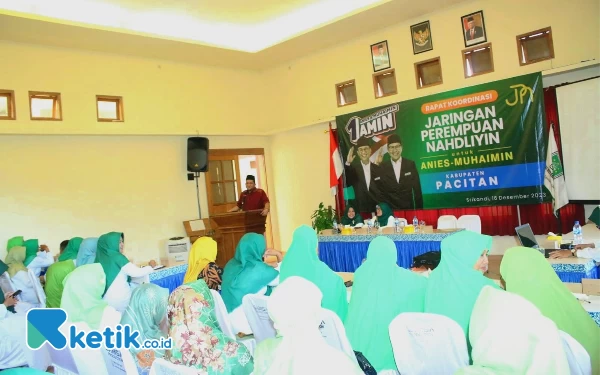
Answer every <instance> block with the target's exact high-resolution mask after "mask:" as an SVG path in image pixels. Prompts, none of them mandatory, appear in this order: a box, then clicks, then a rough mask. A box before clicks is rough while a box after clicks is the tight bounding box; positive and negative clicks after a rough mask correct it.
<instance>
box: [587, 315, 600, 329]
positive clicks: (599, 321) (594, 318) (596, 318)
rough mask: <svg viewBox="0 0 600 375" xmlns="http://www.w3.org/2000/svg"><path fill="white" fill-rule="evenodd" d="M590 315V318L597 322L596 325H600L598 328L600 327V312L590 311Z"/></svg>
mask: <svg viewBox="0 0 600 375" xmlns="http://www.w3.org/2000/svg"><path fill="white" fill-rule="evenodd" d="M588 314H590V316H591V317H592V319H593V320H594V322H596V324H597V325H598V327H600V312H597V311H596V312H590V311H588Z"/></svg>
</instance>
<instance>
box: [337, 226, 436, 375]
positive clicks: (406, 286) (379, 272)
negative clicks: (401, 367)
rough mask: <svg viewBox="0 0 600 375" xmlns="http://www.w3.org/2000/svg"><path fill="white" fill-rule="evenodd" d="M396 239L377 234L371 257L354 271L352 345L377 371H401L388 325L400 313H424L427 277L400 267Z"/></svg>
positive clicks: (350, 318) (349, 323) (349, 319)
mask: <svg viewBox="0 0 600 375" xmlns="http://www.w3.org/2000/svg"><path fill="white" fill-rule="evenodd" d="M397 260H398V252H397V250H396V245H395V244H394V241H392V240H391V239H389V238H387V237H383V236H381V237H377V238H375V239H374V240H373V241H371V243H370V244H369V250H368V251H367V260H366V261H365V262H364V263H363V264H362V265H361V266H360V267H359V268H358V270H356V272H355V273H354V285H353V286H352V297H351V299H350V304H349V306H348V317H347V318H346V321H345V322H344V326H345V327H346V334H347V335H348V339H349V340H350V344H352V348H353V349H354V350H356V351H359V352H361V353H363V354H364V355H365V357H366V358H367V359H368V360H369V362H370V363H371V364H372V365H373V367H374V368H375V370H377V372H380V371H383V370H396V371H397V370H398V369H397V367H396V361H395V359H394V352H393V350H392V344H391V342H390V335H389V331H388V327H389V325H390V323H391V322H392V320H393V319H394V318H395V317H396V316H398V314H400V313H404V312H423V309H424V304H425V289H426V288H427V278H425V277H423V276H421V275H418V274H416V273H413V272H410V271H408V270H405V269H404V268H401V267H398V265H397V264H396V262H397Z"/></svg>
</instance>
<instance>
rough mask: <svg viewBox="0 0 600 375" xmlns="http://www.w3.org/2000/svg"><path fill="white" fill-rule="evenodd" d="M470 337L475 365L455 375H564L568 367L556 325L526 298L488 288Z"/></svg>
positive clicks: (482, 295)
mask: <svg viewBox="0 0 600 375" xmlns="http://www.w3.org/2000/svg"><path fill="white" fill-rule="evenodd" d="M469 336H470V339H471V344H472V345H473V350H472V352H471V357H472V359H473V365H471V366H468V367H463V368H462V369H460V370H459V371H458V372H456V374H455V375H492V374H493V375H513V374H527V375H564V374H569V373H570V371H569V364H568V361H567V357H566V354H565V352H564V349H563V345H562V339H561V338H560V335H559V332H558V328H556V324H554V322H553V321H552V320H550V319H548V318H546V317H545V316H543V315H542V313H541V312H540V310H538V308H537V307H535V305H534V304H532V303H531V302H529V301H528V300H526V299H525V298H523V297H521V296H519V295H516V294H513V293H510V292H504V291H501V290H498V289H494V288H492V287H489V286H486V287H484V288H483V289H482V290H481V293H480V294H479V297H478V298H477V301H476V302H475V307H474V308H473V314H472V315H471V324H470V329H469Z"/></svg>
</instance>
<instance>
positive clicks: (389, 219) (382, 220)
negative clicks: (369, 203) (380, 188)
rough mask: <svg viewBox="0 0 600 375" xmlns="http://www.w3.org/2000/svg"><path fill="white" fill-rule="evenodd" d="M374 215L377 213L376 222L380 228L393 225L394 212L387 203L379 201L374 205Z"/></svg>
mask: <svg viewBox="0 0 600 375" xmlns="http://www.w3.org/2000/svg"><path fill="white" fill-rule="evenodd" d="M375 215H377V222H378V223H379V226H380V227H381V228H383V227H393V226H394V224H395V223H394V221H395V219H394V212H393V211H392V208H391V207H390V206H389V205H388V204H387V203H379V204H378V205H377V206H375Z"/></svg>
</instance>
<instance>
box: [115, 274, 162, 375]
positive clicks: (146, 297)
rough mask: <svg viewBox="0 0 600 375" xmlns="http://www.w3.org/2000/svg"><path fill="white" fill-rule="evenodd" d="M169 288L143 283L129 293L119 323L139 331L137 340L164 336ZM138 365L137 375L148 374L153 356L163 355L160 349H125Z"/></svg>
mask: <svg viewBox="0 0 600 375" xmlns="http://www.w3.org/2000/svg"><path fill="white" fill-rule="evenodd" d="M168 303H169V290H168V289H165V288H161V287H159V286H158V285H154V284H143V285H140V286H139V287H138V288H136V289H135V290H134V291H133V293H132V294H131V300H130V301H129V306H127V310H125V312H124V313H123V317H122V318H121V324H128V325H129V326H130V327H131V329H132V330H134V331H139V332H140V336H139V340H140V342H144V341H146V340H160V339H161V338H167V334H168V320H167V306H168ZM129 350H130V351H131V354H132V355H133V359H134V361H135V364H136V365H137V368H138V374H139V375H148V374H149V373H150V368H151V367H152V363H153V362H154V360H155V359H156V358H163V357H164V355H165V351H164V349H144V348H134V347H131V348H130V349H129Z"/></svg>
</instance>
